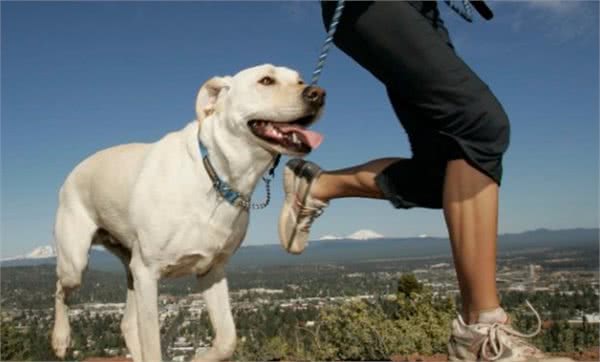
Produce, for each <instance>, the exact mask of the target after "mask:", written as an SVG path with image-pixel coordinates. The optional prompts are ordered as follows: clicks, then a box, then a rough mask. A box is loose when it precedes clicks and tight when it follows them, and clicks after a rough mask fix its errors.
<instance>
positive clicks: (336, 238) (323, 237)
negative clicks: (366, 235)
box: [319, 235, 343, 240]
mask: <svg viewBox="0 0 600 362" xmlns="http://www.w3.org/2000/svg"><path fill="white" fill-rule="evenodd" d="M339 239H343V237H342V236H336V235H323V236H321V237H320V238H319V240H339Z"/></svg>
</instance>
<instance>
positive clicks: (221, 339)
mask: <svg viewBox="0 0 600 362" xmlns="http://www.w3.org/2000/svg"><path fill="white" fill-rule="evenodd" d="M199 282H200V288H201V289H203V290H204V292H203V296H204V301H205V302H206V309H207V310H208V315H209V317H210V322H211V324H212V326H213V330H214V331H215V338H214V340H213V345H212V347H211V348H210V349H209V350H208V351H206V353H204V354H202V355H200V356H198V357H197V358H195V359H194V362H200V361H202V362H207V361H221V360H224V359H227V358H229V357H231V356H232V355H233V352H234V351H235V344H236V334H235V324H234V322H233V316H232V315H231V306H230V304H229V291H228V287H227V279H226V278H225V270H224V268H223V265H217V266H214V267H213V268H212V270H210V271H209V272H208V274H206V275H203V276H201V277H199Z"/></svg>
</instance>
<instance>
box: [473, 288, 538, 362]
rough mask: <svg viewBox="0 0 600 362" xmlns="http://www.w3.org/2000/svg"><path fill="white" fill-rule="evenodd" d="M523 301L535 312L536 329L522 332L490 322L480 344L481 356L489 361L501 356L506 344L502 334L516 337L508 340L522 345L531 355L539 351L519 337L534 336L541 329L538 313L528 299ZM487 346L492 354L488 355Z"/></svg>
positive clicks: (502, 324)
mask: <svg viewBox="0 0 600 362" xmlns="http://www.w3.org/2000/svg"><path fill="white" fill-rule="evenodd" d="M525 303H527V306H528V307H529V308H530V309H531V310H532V311H533V314H535V317H536V319H537V322H538V326H537V328H536V330H535V331H534V332H532V333H522V332H518V331H516V330H514V329H513V328H511V327H510V326H509V325H507V324H504V323H498V322H496V323H494V324H492V325H491V326H490V327H489V328H488V331H487V335H486V336H485V338H484V340H483V344H482V345H481V356H482V357H483V358H484V359H486V360H489V361H495V360H497V359H498V358H500V357H501V356H502V353H504V347H505V345H506V344H505V342H504V341H505V338H506V337H505V338H501V336H502V335H505V336H508V337H509V338H510V337H511V336H513V337H517V338H513V339H511V340H510V341H511V342H512V343H514V344H516V345H517V346H520V347H523V348H524V351H527V352H528V353H530V354H531V355H533V354H535V353H538V352H539V350H538V349H537V348H535V347H534V346H532V345H531V344H529V343H527V342H525V341H524V340H522V339H521V338H532V337H535V336H536V335H537V334H538V333H540V330H541V329H542V321H541V319H540V315H539V314H538V312H537V311H536V310H535V309H534V308H533V306H532V305H531V303H529V301H527V300H526V301H525ZM488 346H489V347H490V349H491V350H492V351H493V353H494V354H493V355H492V356H490V355H488Z"/></svg>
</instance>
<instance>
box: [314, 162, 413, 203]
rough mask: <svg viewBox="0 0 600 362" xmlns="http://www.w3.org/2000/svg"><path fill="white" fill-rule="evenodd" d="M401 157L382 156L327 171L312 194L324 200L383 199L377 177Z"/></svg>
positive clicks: (316, 184)
mask: <svg viewBox="0 0 600 362" xmlns="http://www.w3.org/2000/svg"><path fill="white" fill-rule="evenodd" d="M401 160H403V159H401V158H380V159H377V160H373V161H369V162H367V163H364V164H362V165H358V166H353V167H349V168H345V169H341V170H335V171H326V172H323V173H321V174H320V175H319V177H318V178H317V179H316V180H315V182H314V183H313V185H312V187H311V188H310V196H311V197H314V198H316V199H319V200H321V201H323V202H329V200H332V199H338V198H343V197H364V198H371V199H382V198H384V194H383V193H382V192H381V190H380V189H379V187H378V186H377V183H376V181H375V177H376V176H377V175H379V174H380V173H381V172H382V171H383V170H384V169H385V168H387V167H388V166H389V165H391V164H392V163H395V162H398V161H401Z"/></svg>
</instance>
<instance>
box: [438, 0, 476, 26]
mask: <svg viewBox="0 0 600 362" xmlns="http://www.w3.org/2000/svg"><path fill="white" fill-rule="evenodd" d="M444 2H445V3H446V5H448V6H449V7H450V9H452V10H454V12H455V13H457V14H458V15H460V16H461V17H462V18H463V19H465V20H466V21H468V22H469V23H472V22H473V8H472V7H471V4H470V3H469V0H462V5H463V6H462V7H463V8H462V9H461V8H460V7H459V6H458V5H457V4H456V3H457V2H456V1H451V0H444Z"/></svg>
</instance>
